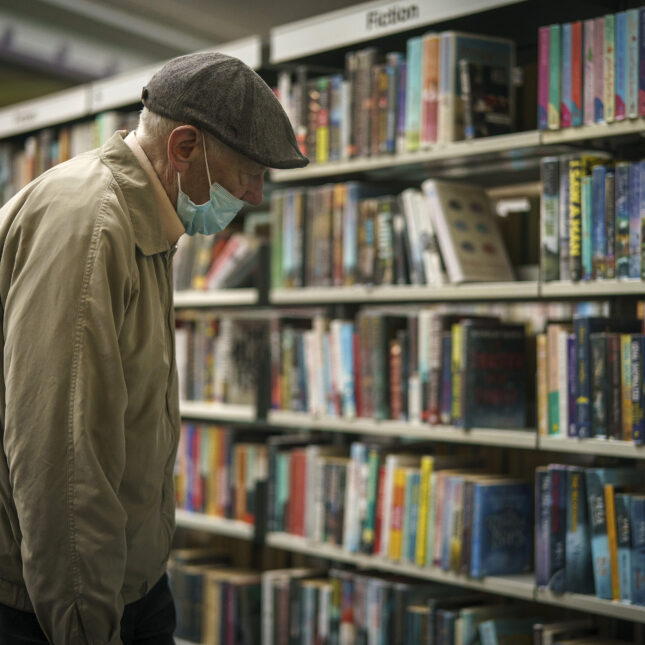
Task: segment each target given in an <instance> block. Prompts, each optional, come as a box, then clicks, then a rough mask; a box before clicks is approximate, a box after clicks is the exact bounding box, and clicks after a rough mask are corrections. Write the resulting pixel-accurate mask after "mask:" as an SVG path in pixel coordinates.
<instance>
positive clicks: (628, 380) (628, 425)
mask: <svg viewBox="0 0 645 645" xmlns="http://www.w3.org/2000/svg"><path fill="white" fill-rule="evenodd" d="M620 370H621V394H622V397H621V398H622V406H621V414H620V416H621V426H622V433H621V437H620V438H621V439H622V440H623V441H631V440H632V437H633V430H632V337H631V336H630V335H629V334H621V335H620Z"/></svg>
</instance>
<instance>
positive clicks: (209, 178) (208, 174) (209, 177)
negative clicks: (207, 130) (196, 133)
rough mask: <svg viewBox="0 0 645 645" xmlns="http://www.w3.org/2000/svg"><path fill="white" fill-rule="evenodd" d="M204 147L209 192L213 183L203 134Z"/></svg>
mask: <svg viewBox="0 0 645 645" xmlns="http://www.w3.org/2000/svg"><path fill="white" fill-rule="evenodd" d="M202 145H203V147H204V163H205V164H206V175H207V176H208V190H210V188H211V186H212V185H213V182H212V181H211V171H210V170H209V169H208V159H207V158H206V136H205V135H204V133H203V132H202Z"/></svg>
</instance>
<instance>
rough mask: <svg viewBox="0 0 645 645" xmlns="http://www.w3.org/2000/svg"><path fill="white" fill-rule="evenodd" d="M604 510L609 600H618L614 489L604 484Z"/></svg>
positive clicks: (618, 581) (618, 583) (610, 485)
mask: <svg viewBox="0 0 645 645" xmlns="http://www.w3.org/2000/svg"><path fill="white" fill-rule="evenodd" d="M604 493H605V508H606V521H607V544H608V545H609V575H610V580H611V599H612V600H620V578H619V574H618V539H617V537H616V509H615V507H614V487H613V485H612V484H605V490H604Z"/></svg>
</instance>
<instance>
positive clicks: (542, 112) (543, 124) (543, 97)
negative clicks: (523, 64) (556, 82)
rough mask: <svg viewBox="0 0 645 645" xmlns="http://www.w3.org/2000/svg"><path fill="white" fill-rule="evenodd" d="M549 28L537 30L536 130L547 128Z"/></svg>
mask: <svg viewBox="0 0 645 645" xmlns="http://www.w3.org/2000/svg"><path fill="white" fill-rule="evenodd" d="M549 34H550V28H549V27H540V28H539V29H538V129H539V130H547V129H548V127H549V118H548V115H549V75H550V69H549V65H550V62H549Z"/></svg>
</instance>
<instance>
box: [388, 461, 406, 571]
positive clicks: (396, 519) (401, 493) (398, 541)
mask: <svg viewBox="0 0 645 645" xmlns="http://www.w3.org/2000/svg"><path fill="white" fill-rule="evenodd" d="M405 480H406V473H405V470H404V469H403V468H397V469H396V470H395V471H394V477H393V489H392V511H391V521H390V526H389V527H388V530H389V533H390V537H389V544H388V557H389V558H390V560H394V561H395V562H398V561H399V560H400V559H401V553H402V546H403V542H402V538H403V513H404V506H405V483H406V482H405Z"/></svg>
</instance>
